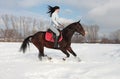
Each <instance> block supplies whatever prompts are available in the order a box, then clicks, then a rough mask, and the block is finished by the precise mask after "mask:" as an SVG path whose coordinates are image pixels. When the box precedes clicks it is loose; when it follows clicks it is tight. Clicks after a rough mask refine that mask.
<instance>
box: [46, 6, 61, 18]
mask: <svg viewBox="0 0 120 79" xmlns="http://www.w3.org/2000/svg"><path fill="white" fill-rule="evenodd" d="M56 9H60V7H59V6H54V7H52V6H50V5H48V12H47V13H49V15H50V17H51V16H52V13H53V12H54V11H55V10H56Z"/></svg>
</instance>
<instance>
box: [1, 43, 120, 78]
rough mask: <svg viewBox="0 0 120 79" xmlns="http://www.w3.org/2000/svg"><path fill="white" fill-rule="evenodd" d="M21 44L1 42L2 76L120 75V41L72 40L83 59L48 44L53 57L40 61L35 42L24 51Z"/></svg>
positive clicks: (90, 76)
mask: <svg viewBox="0 0 120 79" xmlns="http://www.w3.org/2000/svg"><path fill="white" fill-rule="evenodd" d="M20 45H21V43H0V79H120V44H72V47H73V50H74V51H75V52H76V53H77V55H78V56H79V57H80V58H81V60H82V61H81V62H77V61H76V59H75V58H74V57H73V56H72V55H71V57H70V58H69V59H67V60H66V61H63V60H62V58H63V57H65V55H64V54H63V53H62V52H61V51H58V50H52V49H47V48H45V54H47V55H48V56H50V57H52V58H53V59H52V61H48V60H47V59H43V61H39V59H38V50H37V49H36V48H35V47H34V46H33V44H30V48H28V50H27V52H26V53H25V54H23V53H22V52H19V47H20Z"/></svg>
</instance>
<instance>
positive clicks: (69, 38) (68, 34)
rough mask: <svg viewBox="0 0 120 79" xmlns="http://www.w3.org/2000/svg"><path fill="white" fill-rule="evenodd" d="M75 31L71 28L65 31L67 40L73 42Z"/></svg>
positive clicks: (64, 34)
mask: <svg viewBox="0 0 120 79" xmlns="http://www.w3.org/2000/svg"><path fill="white" fill-rule="evenodd" d="M74 33H75V31H74V30H73V29H71V28H70V27H69V26H68V27H66V28H65V29H63V36H64V37H65V39H66V40H68V41H71V39H72V36H73V34H74Z"/></svg>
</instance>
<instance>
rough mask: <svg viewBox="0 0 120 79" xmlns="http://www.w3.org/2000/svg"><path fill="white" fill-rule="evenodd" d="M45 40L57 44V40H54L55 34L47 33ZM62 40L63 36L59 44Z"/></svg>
mask: <svg viewBox="0 0 120 79" xmlns="http://www.w3.org/2000/svg"><path fill="white" fill-rule="evenodd" d="M45 39H46V41H49V42H55V40H54V38H53V33H51V32H46V34H45ZM62 39H63V37H62V34H60V38H59V41H58V42H61V41H62Z"/></svg>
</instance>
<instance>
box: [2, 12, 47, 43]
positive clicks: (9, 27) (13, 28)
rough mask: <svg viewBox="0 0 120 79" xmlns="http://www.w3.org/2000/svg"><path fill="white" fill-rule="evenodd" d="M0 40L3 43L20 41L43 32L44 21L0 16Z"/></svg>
mask: <svg viewBox="0 0 120 79" xmlns="http://www.w3.org/2000/svg"><path fill="white" fill-rule="evenodd" d="M0 18H1V20H2V23H3V24H2V25H0V38H2V40H3V41H21V40H22V39H23V38H25V37H27V36H29V35H31V34H33V33H35V32H37V31H39V30H43V28H42V27H44V25H45V24H46V22H45V21H44V20H40V19H36V18H31V17H24V16H13V15H7V14H5V15H1V16H0Z"/></svg>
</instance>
